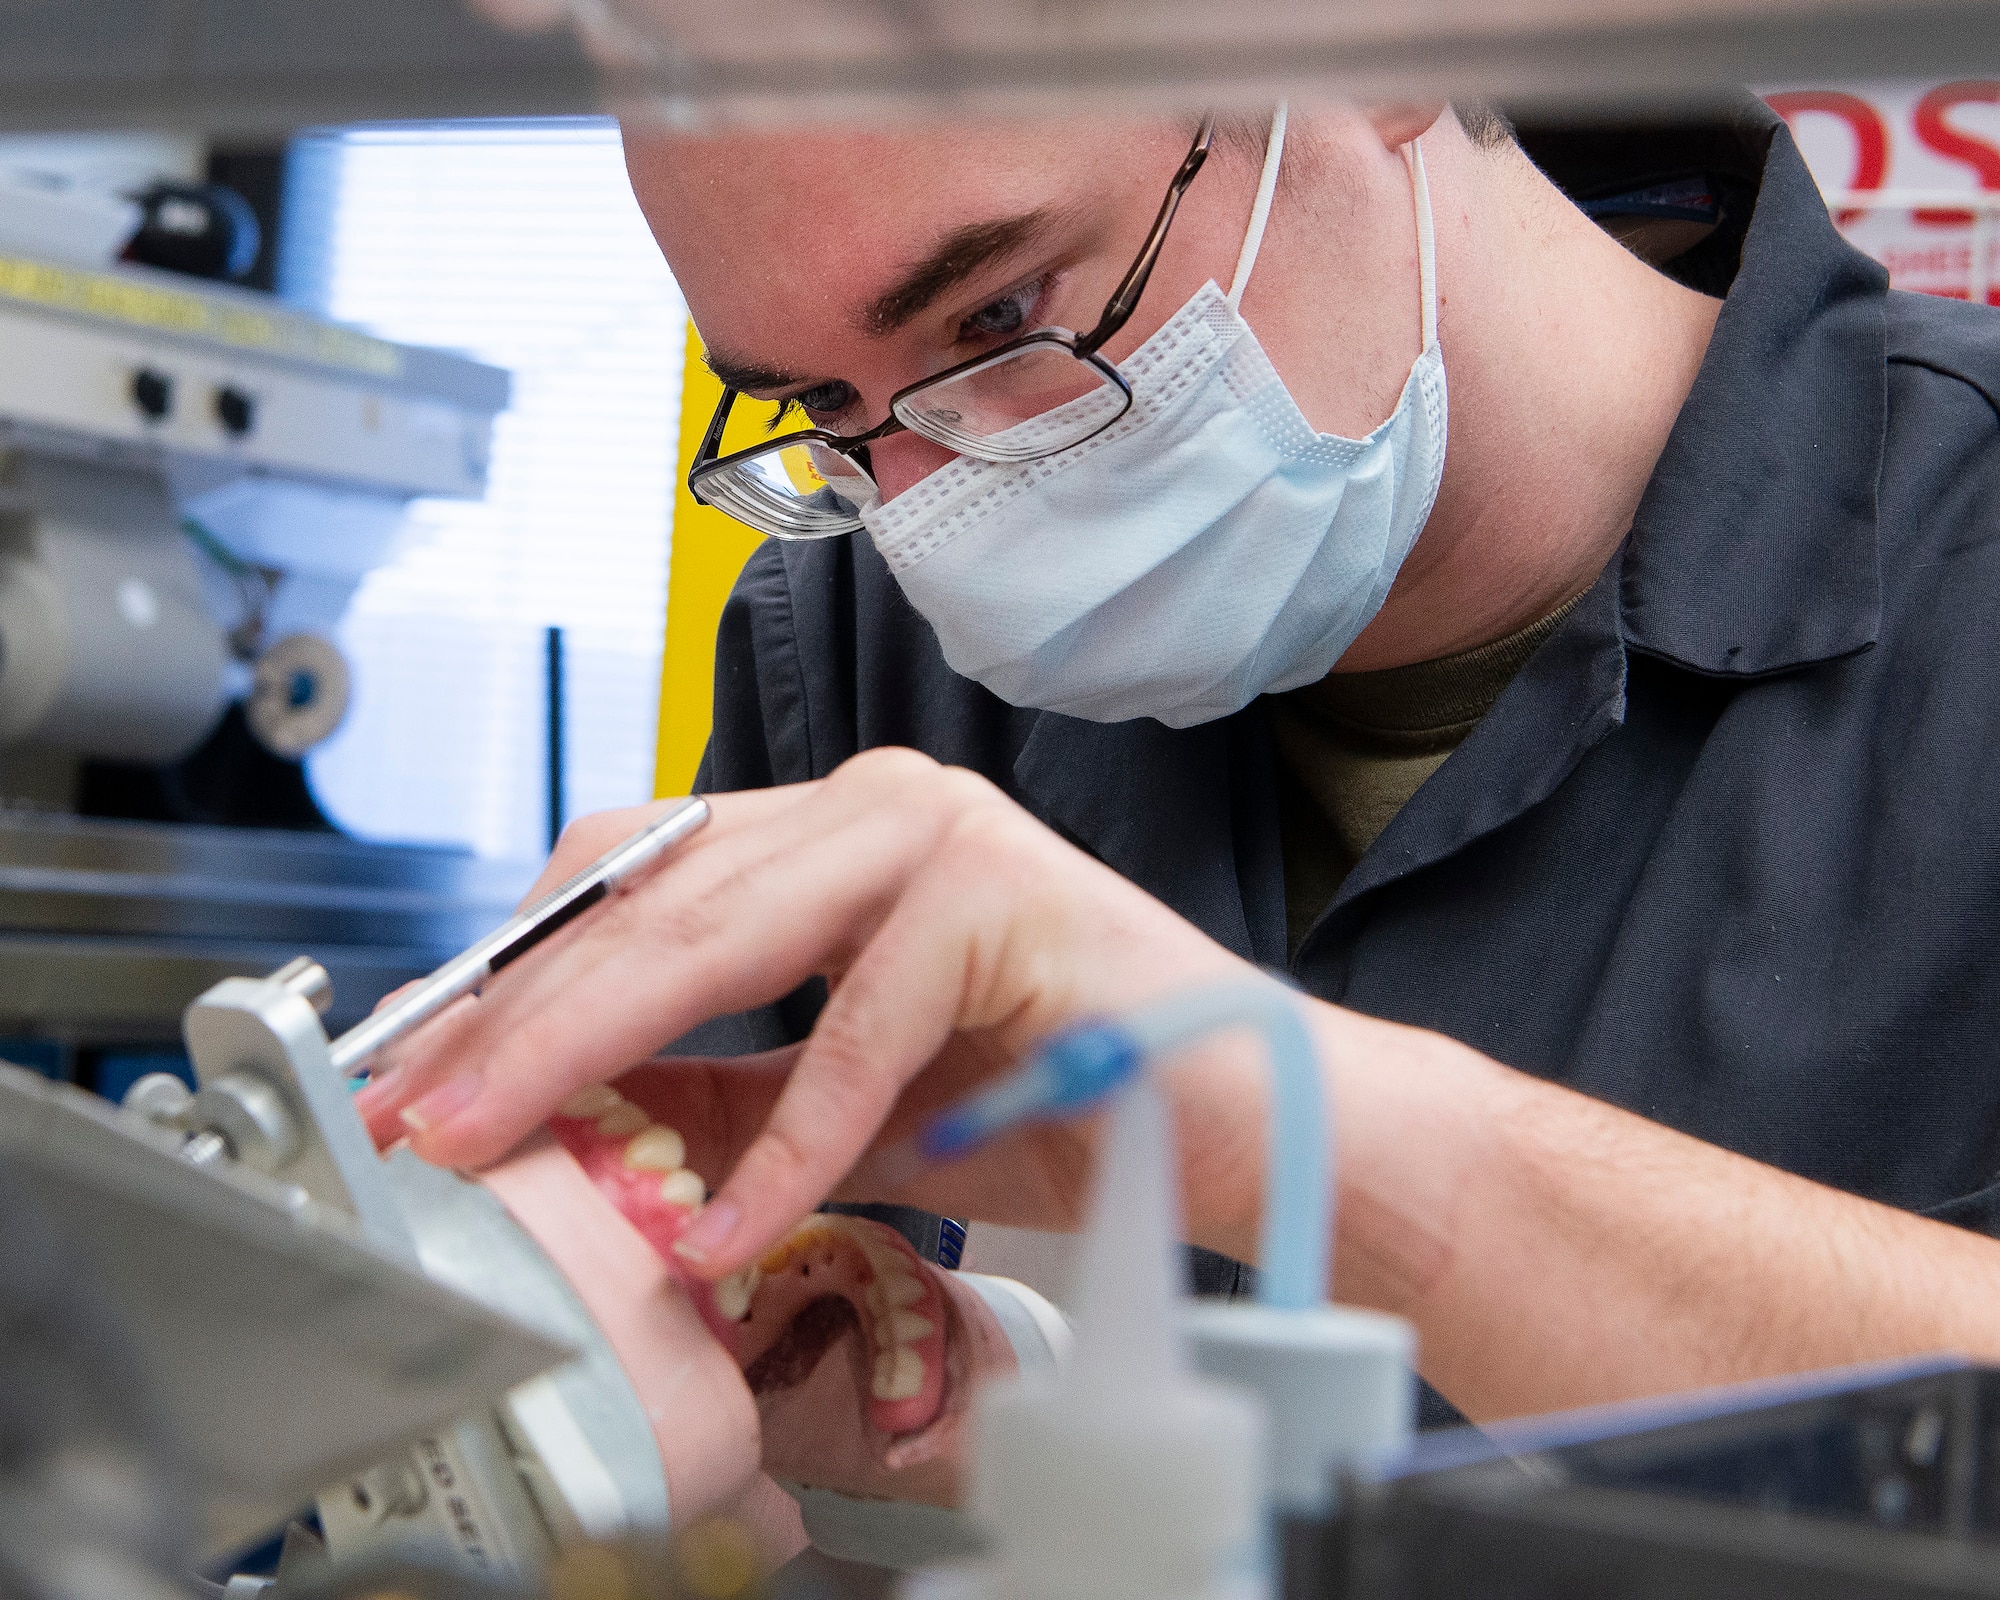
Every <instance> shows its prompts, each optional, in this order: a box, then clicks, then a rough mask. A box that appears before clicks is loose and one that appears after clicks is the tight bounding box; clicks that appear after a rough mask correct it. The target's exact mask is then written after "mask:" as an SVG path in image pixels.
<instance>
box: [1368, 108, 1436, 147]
mask: <svg viewBox="0 0 2000 1600" xmlns="http://www.w3.org/2000/svg"><path fill="white" fill-rule="evenodd" d="M1444 113H1445V102H1444V101H1442V100H1392V101H1390V102H1388V103H1387V104H1385V105H1377V106H1369V107H1367V108H1366V110H1365V113H1364V114H1365V115H1366V116H1367V118H1368V122H1369V125H1370V126H1371V127H1373V128H1374V130H1375V132H1376V135H1377V137H1379V138H1380V139H1381V141H1382V144H1383V146H1384V148H1386V149H1388V150H1391V151H1396V150H1400V149H1402V148H1403V146H1404V145H1406V144H1408V143H1409V142H1410V141H1411V140H1412V139H1416V138H1420V137H1422V136H1423V135H1424V134H1426V133H1429V132H1430V131H1431V128H1432V127H1433V126H1434V125H1435V124H1436V122H1437V120H1438V118H1439V117H1441V116H1443V115H1444Z"/></svg>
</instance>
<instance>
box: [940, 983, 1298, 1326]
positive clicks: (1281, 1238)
mask: <svg viewBox="0 0 2000 1600" xmlns="http://www.w3.org/2000/svg"><path fill="white" fill-rule="evenodd" d="M1235 1027H1247V1028H1254V1029H1256V1030H1257V1031H1258V1032H1259V1033H1261V1034H1262V1035H1263V1037H1264V1043H1265V1048H1266V1050H1267V1052H1268V1054H1269V1057H1270V1063H1271V1149H1270V1160H1269V1164H1268V1166H1267V1168H1266V1174H1265V1183H1264V1229H1263V1239H1262V1242H1261V1244H1260V1247H1259V1251H1258V1254H1259V1257H1260V1260H1259V1263H1258V1287H1257V1299H1258V1302H1259V1303H1260V1304H1262V1305H1267V1306H1275V1307H1277V1308H1279V1309H1280V1310H1286V1311H1303V1310H1308V1309H1310V1308H1312V1307H1314V1306H1318V1305H1322V1304H1324V1303H1325V1301H1326V1300H1327V1298H1328V1282H1327V1269H1328V1264H1329V1262H1328V1258H1329V1254H1330V1241H1331V1240H1332V1238H1333V1209H1334V1197H1335V1190H1334V1171H1333V1112H1332V1107H1331V1105H1330V1104H1329V1103H1328V1098H1327V1094H1326V1088H1325V1085H1324V1083H1323V1082H1322V1081H1321V1078H1320V1072H1319V1060H1318V1057H1317V1056H1316V1054H1315V1053H1314V1050H1313V1042H1312V1035H1311V1033H1310V1032H1309V1031H1308V1030H1307V1028H1306V1025H1305V1019H1304V1018H1303V1017H1301V1016H1300V1015H1299V1011H1298V1004H1297V1001H1296V999H1295V998H1294V996H1293V995H1292V994H1291V992H1290V991H1289V990H1287V989H1286V988H1285V987H1284V986H1283V985H1281V984H1279V983H1276V982H1274V981H1270V980H1258V981H1253V982H1248V983H1232V984H1224V985H1222V986H1220V987H1217V988H1213V989H1200V990H1197V991H1195V992H1194V993H1193V994H1188V995H1180V996H1176V997H1175V998H1174V999H1171V1000H1165V1001H1161V1002H1160V1003H1159V1004H1157V1005H1152V1006H1147V1007H1144V1008H1143V1009H1141V1010H1138V1011H1133V1012H1129V1013H1127V1014H1126V1015H1125V1016H1123V1017H1120V1018H1117V1019H1116V1020H1115V1021H1112V1022H1094V1023H1087V1024H1084V1025H1083V1026H1081V1027H1075V1028H1068V1029H1065V1030H1064V1031H1063V1032H1061V1033H1058V1034H1055V1035H1054V1036H1052V1037H1051V1038H1049V1039H1048V1040H1047V1041H1046V1042H1045V1043H1044V1044H1043V1045H1042V1047H1041V1048H1040V1049H1039V1050H1037V1051H1036V1052H1035V1053H1034V1055H1033V1056H1031V1057H1030V1058H1029V1059H1028V1061H1027V1063H1026V1064H1025V1065H1024V1066H1023V1067H1022V1068H1021V1070H1020V1071H1019V1072H1016V1073H1013V1074H1011V1075H1009V1076H1008V1077H1006V1078H1003V1079H1002V1080H1001V1081H1000V1082H999V1083H996V1084H994V1085H993V1086H992V1087H991V1088H989V1089H986V1090H984V1091H982V1092H981V1093H979V1094H976V1095H973V1096H972V1097H971V1098H970V1099H968V1100H965V1101H962V1102H961V1103H960V1104H958V1105H956V1106H954V1107H952V1108H951V1109H950V1110H949V1111H946V1112H944V1113H943V1114H942V1115H940V1116H938V1117H936V1118H934V1119H933V1120H932V1121H931V1122H930V1123H929V1124H928V1125H927V1126H926V1127H925V1128H924V1130H923V1131H922V1133H920V1134H919V1135H918V1136H917V1149H918V1152H919V1153H920V1154H921V1155H922V1156H923V1157H924V1158H925V1159H926V1160H929V1161H945V1160H950V1159H952V1158H953V1157H955V1156H959V1155H963V1154H965V1153H966V1152H967V1151H969V1150H972V1149H975V1148H977V1147H978V1146H980V1145H982V1144H984V1143H986V1141H987V1140H989V1139H991V1138H993V1137H994V1136H995V1135H997V1134H999V1133H1001V1132H1003V1131H1004V1130H1005V1129H1007V1128H1010V1127H1013V1126H1015V1125H1017V1124H1019V1123H1022V1122H1025V1121H1028V1120H1029V1119H1031V1118H1039V1117H1047V1116H1055V1115H1064V1114H1074V1113H1076V1112H1079V1111H1084V1110H1088V1109H1089V1108H1090V1107H1092V1106H1094V1105H1096V1104H1097V1103H1098V1102H1099V1101H1101V1100H1103V1099H1104V1098H1105V1097H1106V1096H1108V1095H1110V1094H1111V1093H1112V1092H1114V1091H1115V1090H1116V1089H1118V1088H1119V1087H1120V1086H1122V1085H1123V1084H1124V1083H1125V1082H1126V1081H1127V1080H1129V1079H1130V1078H1131V1076H1132V1075H1133V1073H1135V1072H1136V1071H1137V1070H1138V1069H1139V1067H1140V1066H1141V1065H1143V1064H1145V1063H1146V1062H1149V1061H1156V1060H1157V1059H1158V1058H1159V1057H1161V1056H1163V1055H1165V1054H1167V1053H1169V1052H1171V1051H1174V1050H1178V1049H1180V1048H1182V1047H1184V1046H1186V1045H1189V1044H1192V1043H1193V1042H1194V1041H1195V1040H1197V1039H1200V1038H1203V1037H1205V1036H1206V1035H1208V1034H1211V1033H1217V1032H1220V1031H1222V1030H1223V1029H1226V1028H1235Z"/></svg>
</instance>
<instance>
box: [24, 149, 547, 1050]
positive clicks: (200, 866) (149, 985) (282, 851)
mask: <svg viewBox="0 0 2000 1600" xmlns="http://www.w3.org/2000/svg"><path fill="white" fill-rule="evenodd" d="M219 194H220V191H214V190H210V189H203V188H199V187H197V186H191V185H185V184H180V185H173V184H163V185H155V186H153V187H152V188H151V189H149V190H147V191H146V192H145V193H144V194H143V195H142V196H141V197H140V199H139V200H138V201H133V200H127V199H124V198H121V197H120V196H118V195H116V194H104V193H98V192H95V191H91V190H88V189H85V188H78V187H71V188H63V187H61V186H60V185H56V184H54V183H53V180H51V181H50V182H47V183H41V182H38V181H36V179H35V175H34V174H24V173H22V172H17V171H10V172H9V173H8V174H6V175H0V1038H8V1039H13V1040H25V1039H33V1040H41V1041H48V1042H50V1043H52V1044H53V1045H54V1046H55V1047H57V1048H58V1050H60V1051H73V1050H75V1049H77V1048H78V1047H86V1048H87V1047H91V1046H94V1045H96V1044H99V1043H105V1042H118V1043H121V1044H122V1043H128V1042H130V1041H134V1040H141V1041H153V1042H155V1043H156V1044H159V1045H161V1046H163V1047H165V1048H169V1049H170V1048H171V1042H172V1039H173V1035H174V1032H175V1028H176V1025H177V1021H178V1018H179V1015H180V1012H181V1010H182V1009H183V1008H184V1007H185V1005H186V1004H187V1002H188V1001H189V1000H190V999H192V998H193V997H194V995H196V994H198V993H200V992H201V991H202V990H203V989H205V988H207V987H208V986H209V985H210V984H212V983H214V982H215V981H217V980H218V979H220V978H222V977H224V976H226V975H228V974H230V973H233V972H238V971H243V970H253V971H254V970H258V969H260V968H269V967H273V966H276V965H278V964H279V963H280V962H282V961H283V960H284V959H285V958H286V957H287V956H288V955H290V954H291V953H292V952H293V951H295V950H297V949H299V948H301V947H303V948H308V949H311V950H313V951H314V952H315V954H316V955H318V956H319V957H320V959H321V960H322V961H323V962H324V963H325V964H326V965H327V967H328V968H329V970H331V971H332V972H333V973H334V975H335V977H336V978H337V979H338V980H339V982H338V986H337V987H338V991H339V993H340V996H341V1000H342V1004H343V1005H344V1006H346V1007H347V1008H349V1009H348V1011H347V1012H346V1013H345V1015H346V1016H347V1017H357V1016H359V1015H362V1014H365V1012H366V1010H367V1008H368V1007H369V1005H371V1004H372V1003H373V1001H374V1000H375V999H376V998H378V997H379V996H380V995H381V994H383V993H384V992H386V991H387V990H388V989H390V988H393V987H396V986H397V985H399V984H401V983H403V982H405V981H407V980H409V979H411V978H414V977H417V976H419V975H420V974H421V973H423V972H424V971H427V970H428V969H429V968H430V967H431V966H433V965H435V963H436V962H437V961H438V960H439V959H441V958H442V957H443V956H444V955H446V954H447V953H449V952H450V951H452V950H455V949H458V948H461V947H462V946H463V945H464V944H465V943H466V942H467V941H468V940H469V939H470V938H471V937H472V936H473V935H474V934H475V933H476V932H477V931H479V930H480V929H482V928H484V927H489V926H491V925H492V923H493V922H495V921H496V920H498V919H499V917H500V916H502V915H504V913H505V910H506V908H507V906H508V905H509V904H510V903H511V901H512V900H513V899H514V897H515V895H516V893H517V892H518V889H519V887H520V886H521V885H520V882H519V878H520V873H519V869H517V868H494V867H490V866H485V865H482V864H481V863H478V862H476V861H474V860H472V859H470V858H469V857H468V856H466V855H465V854H463V853H461V852H456V851H449V850H436V849H423V848H414V847H394V846H381V845H374V844H368V843H363V842H361V841H358V840H353V839H347V838H343V837H341V836H339V835H338V834H335V833H331V832H326V831H323V825H322V830H321V831H303V832H300V831H294V832H284V831H279V830H278V829H275V828H272V827H270V826H268V825H263V826H255V827H252V826H237V825H243V824H268V822H270V821H272V820H275V819H274V818H270V817H267V816H266V814H265V813H266V811H267V810H268V809H269V807H268V806H266V805H265V803H264V802H263V800H262V799H261V798H260V797H259V796H258V795H257V794H255V793H252V792H250V788H251V780H250V779H249V778H247V777H244V776H242V775H243V774H254V775H255V777H256V781H259V782H264V781H277V779H278V778H285V775H287V774H289V777H288V778H286V780H285V781H288V782H289V783H290V784H291V785H292V787H293V788H295V789H296V791H297V808H298V809H301V810H304V811H310V810H311V806H310V801H309V798H308V797H307V792H306V790H305V786H304V782H303V779H302V777H300V776H299V775H298V769H297V768H296V766H287V763H295V762H296V760H297V758H298V757H299V756H301V755H303V754H304V753H305V752H306V751H307V750H309V749H311V748H312V747H313V746H314V745H315V744H317V743H318V742H319V741H321V740H323V739H324V738H326V737H327V736H328V735H330V734H331V733H332V732H333V731H334V730H335V729H336V728H337V727H338V725H339V723H340V720H341V716H342V714H343V712H344V710H345V706H346V703H347V695H348V675H347V668H346V663H345V662H344V661H343V660H342V659H341V656H340V653H339V651H338V649H337V647H336V646H335V645H334V644H333V643H332V638H331V636H332V634H333V631H334V629H335V626H336V624H337V623H338V622H339V620H340V617H341V614H342V612H343V610H344V609H345V607H346V604H347V601H348V599H349V597H350V596H351V595H352V593H353V591H354V589H355V587H356V586H357V585H358V584H359V582H360V581H361V579H362V577H363V576H364V575H365V574H366V573H367V572H368V571H369V570H370V568H372V567H374V566H375V565H377V564H378V563H380V562H381V561H383V560H384V559H385V558H386V557H387V556H388V555H389V553H390V551H391V549H392V548H393V546H394V544H395V541H396V539H397V536H398V534H399V531H400V530H401V528H402V526H403V522H404V517H405V510H406V507H407V505H408V503H409V502H410V501H411V500H412V499H413V498H415V497H417V496H456V497H461V498H466V497H473V498H476V497H478V496H479V495H481V494H483V493H484V490H485V484H486V473H487V462H488V455H489V450H490V441H491V434H492V425H493V419H494V417H495V415H496V414H497V413H498V412H500V411H501V410H502V409H504V408H505V406H506V404H507V397H508V389H509V380H508V377H507V374H506V373H504V372H502V371H499V370H498V369H495V368H493V367H489V366H485V365H482V364H481V363H479V362H476V361H472V360H469V359H467V358H465V357H462V356H457V355H451V354H447V353H444V352H441V351H434V350H426V349H420V348H416V347H412V346H407V345H400V344H396V343H392V342H390V341H387V340H383V339H377V338H374V337H372V336H370V335H368V334H365V333H363V332H361V331H359V330H357V329H354V328H350V327H346V326H344V325H341V324H338V323H334V322H330V321H327V320H325V319H323V318H319V317H314V316H309V315H306V314H304V313H302V312H300V311H298V310H296V309H294V308H292V307H289V306H287V305H285V304H283V303H282V302H280V301H278V300H276V299H275V298H273V297H272V296H270V295H266V294H260V293H257V292H254V291H252V290H249V289H244V288H239V287H236V286H235V285H233V284H229V283H225V282H219V281H208V280H204V279H200V278H196V277H190V276H186V275H184V274H182V273H175V272H167V271H163V270H158V269H154V268H148V267H142V266H136V265H132V264H129V263H125V262H120V261H117V260H114V259H112V258H113V257H115V255H116V254H117V251H118V249H119V248H120V247H121V246H122V245H123V244H124V243H125V241H127V240H130V239H133V238H135V236H136V238H137V239H138V240H139V241H141V242H147V251H148V253H149V254H151V255H152V256H153V257H154V258H155V259H161V260H178V259H179V258H178V257H176V256H175V255H174V253H173V248H172V247H173V246H174V242H175V238H176V237H177V236H176V235H175V233H174V229H175V228H176V227H186V228H188V229H189V230H190V231H189V232H187V234H186V235H185V239H184V241H183V242H185V243H186V244H187V246H188V249H189V250H191V251H193V252H194V254H193V255H191V256H189V257H188V259H187V261H186V262H184V263H183V264H184V265H189V266H203V265H204V264H205V263H206V264H207V265H215V266H217V267H218V268H219V269H220V270H222V271H225V272H226V271H230V270H234V269H235V268H237V267H240V266H241V264H242V257H243V254H244V250H245V248H246V246H247V245H249V244H251V243H253V242H254V241H252V240H251V237H250V236H251V234H252V233H253V232H254V229H255V223H254V219H251V218H249V217H247V216H245V215H238V214H237V211H240V209H241V205H242V203H241V202H240V201H237V202H236V203H235V206H236V210H232V211H231V212H230V215H229V216H228V217H224V216H223V215H222V213H221V211H219V210H217V209H215V208H216V207H217V206H220V205H221V204H222V202H221V201H220V200H219V198H218V196H219ZM198 201H199V202H202V205H200V206H198V205H197V202H198ZM202 206H206V207H207V208H208V209H202ZM197 213H199V215H197ZM197 222H198V223H199V224H200V226H199V227H195V226H194V224H195V223H197ZM225 224H227V225H226V226H225ZM148 230H150V232H149V231H148ZM209 256H214V257H215V258H216V259H215V261H214V262H212V263H210V262H208V261H207V258H208V257H209ZM239 703H240V705H239ZM219 727H220V728H224V729H225V730H226V729H227V728H229V727H235V728H236V729H237V733H236V734H235V735H234V737H235V738H237V740H238V742H239V743H240V746H241V752H240V759H239V758H238V756H237V755H232V757H231V762H230V763H224V762H221V761H218V762H217V763H216V764H215V767H214V770H213V771H210V770H208V769H202V771H201V772H200V773H196V772H195V769H193V768H191V767H184V766H182V765H179V763H181V762H182V760H183V758H185V757H187V756H188V755H189V753H190V752H191V751H194V750H196V749H197V747H202V748H203V749H207V748H209V745H207V744H205V741H212V736H216V734H217V730H218V728H219ZM234 749H235V747H234V746H232V750H234ZM232 763H233V764H232ZM273 775H276V776H275V777H274V776H273ZM197 780H199V782H200V784H201V785H202V787H201V788H200V790H199V792H195V790H194V788H193V787H191V786H193V785H195V784H196V783H197ZM135 797H136V802H135ZM162 818H166V819H168V820H161V819H162ZM197 819H198V820H197ZM309 820H311V821H315V822H316V821H318V819H317V814H316V813H314V815H313V817H312V818H311V819H309Z"/></svg>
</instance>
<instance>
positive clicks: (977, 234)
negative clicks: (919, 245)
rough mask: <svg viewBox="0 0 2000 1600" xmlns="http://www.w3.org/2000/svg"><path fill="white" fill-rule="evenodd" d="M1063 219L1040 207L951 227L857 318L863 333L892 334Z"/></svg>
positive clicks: (1058, 212) (1042, 234)
mask: <svg viewBox="0 0 2000 1600" xmlns="http://www.w3.org/2000/svg"><path fill="white" fill-rule="evenodd" d="M1062 215H1063V214H1062V213H1061V212H1060V211H1058V210H1057V209H1055V208H1054V207H1051V206H1041V207H1038V208H1037V209H1035V210H1033V211H1024V212H1022V213H1021V214H1020V215H1019V216H1014V217H998V218H995V219H994V220H993V221H991V222H968V223H967V224H966V225H965V226H964V227H962V228H954V229H953V230H952V231H951V232H950V233H948V234H946V235H945V236H944V238H943V239H941V240H940V241H939V242H938V244H937V246H936V248H934V249H933V250H932V251H931V253H930V254H929V255H927V256H925V257H924V258H923V260H921V261H919V262H917V263H916V264H915V265H914V266H911V267H908V268H905V269H904V272H903V275H902V277H900V278H898V279H897V280H896V282H895V284H894V285H893V286H892V287H891V288H889V289H887V290H885V291H884V292H883V293H882V294H881V295H879V296H877V298H876V299H875V302H874V303H873V304H872V305H870V306H869V307H868V309H867V311H866V312H864V313H863V314H862V319H861V320H862V326H863V328H864V329H865V330H866V331H867V332H869V333H871V334H884V333H894V332H895V331H896V329H898V328H900V327H902V326H903V325H904V324H905V323H906V322H908V321H909V320H910V319H911V318H912V317H914V316H917V315H918V314H919V313H921V312H923V311H925V310H927V309H928V308H929V307H930V306H931V305H932V304H934V303H935V302H936V301H937V299H938V298H939V297H940V296H941V295H944V294H946V293H948V292H949V291H951V290H952V289H955V288H957V287H958V285H959V284H961V283H963V282H965V280H966V279H968V278H970V277H972V276H973V275H974V274H975V273H977V272H979V271H981V270H982V269H984V268H986V267H989V266H991V265H992V264H993V263H994V262H995V261H1000V260H1004V259H1005V258H1006V257H1008V256H1011V255H1015V254H1018V253H1019V252H1020V251H1022V250H1025V249H1027V248H1028V247H1029V246H1030V245H1033V244H1034V243H1036V242H1037V241H1038V240H1040V239H1042V238H1043V237H1045V236H1046V235H1047V234H1048V233H1049V232H1050V231H1051V230H1052V229H1053V228H1054V227H1055V226H1056V224H1057V223H1058V222H1060V221H1061V220H1062Z"/></svg>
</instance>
